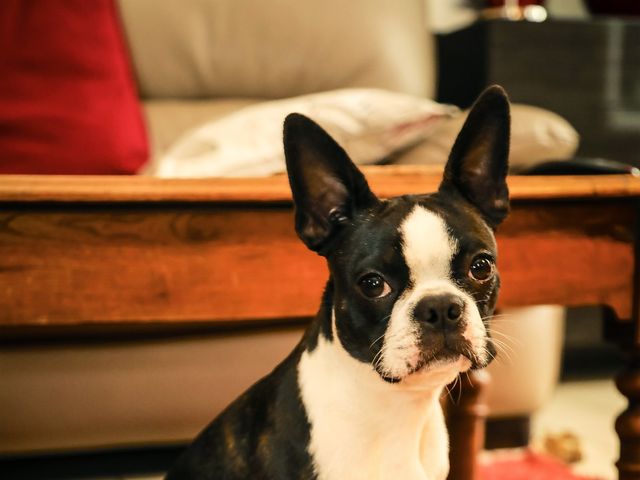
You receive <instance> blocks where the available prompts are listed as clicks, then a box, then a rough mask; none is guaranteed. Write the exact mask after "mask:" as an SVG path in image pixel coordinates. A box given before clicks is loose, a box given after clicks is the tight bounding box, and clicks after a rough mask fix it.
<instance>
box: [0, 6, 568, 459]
mask: <svg viewBox="0 0 640 480" xmlns="http://www.w3.org/2000/svg"><path fill="white" fill-rule="evenodd" d="M120 5H121V10H122V14H123V19H124V26H125V30H126V34H127V36H128V38H129V42H130V45H131V50H132V53H133V59H134V66H135V71H136V74H137V76H138V79H139V84H140V94H141V97H142V99H143V103H144V109H145V112H146V115H147V118H148V125H149V133H150V136H151V140H152V144H153V149H154V153H155V155H156V156H157V155H159V154H161V153H162V152H163V151H165V150H166V148H167V147H168V146H169V145H170V144H171V143H172V142H173V141H174V140H175V139H176V138H177V137H178V136H179V135H181V134H182V133H184V132H185V131H187V130H188V129H189V128H192V127H193V126H195V125H197V124H199V123H200V122H202V121H205V120H210V119H212V118H216V117H220V116H222V115H225V114H227V113H229V112H232V111H236V110H238V109H240V108H242V107H243V106H246V105H249V104H253V103H255V102H258V101H264V100H266V99H272V98H281V97H286V96H293V95H299V94H303V93H310V92H316V91H321V90H330V89H334V88H339V87H345V86H366V87H379V88H386V89H390V90H397V91H401V92H406V93H411V94H414V95H420V96H433V94H434V77H435V75H434V68H435V67H434V65H435V61H434V53H433V39H432V38H431V36H430V35H429V34H428V31H427V29H426V28H425V14H424V8H423V7H424V5H423V2H422V0H398V1H393V2H392V1H388V0H350V1H349V2H343V1H340V0H322V1H320V0H309V1H305V2H296V1H292V0H269V1H268V2H265V1H263V0H216V1H214V0H121V1H120ZM458 121H459V120H455V122H458ZM455 122H454V123H452V125H455ZM455 128H456V127H451V126H448V127H445V128H443V132H446V131H449V133H447V134H445V133H443V134H442V135H440V136H437V137H436V139H435V140H434V142H433V143H432V144H431V145H423V146H422V148H423V149H424V150H422V151H421V152H420V153H419V154H417V153H416V152H413V153H412V155H413V158H414V159H415V158H417V159H418V161H420V159H424V158H425V156H426V157H429V152H431V153H433V155H434V158H435V156H436V153H434V152H438V151H440V150H447V149H448V147H449V145H450V142H451V141H452V139H453V137H452V135H454V134H455V133H456V132H455ZM517 128H518V127H516V130H517ZM446 135H449V136H450V137H447V136H446ZM515 140H517V139H515V138H514V141H515ZM574 140H575V139H574ZM533 143H535V142H532V144H533ZM532 144H530V145H529V151H531V152H533V151H534V150H535V148H534V147H533V146H531V145H532ZM434 145H435V146H434ZM514 148H515V149H516V150H517V149H518V148H520V147H518V145H517V142H516V145H514ZM521 150H522V148H521ZM524 151H525V152H526V151H527V150H526V149H524ZM440 155H441V156H442V154H440ZM532 155H533V154H532ZM434 158H431V157H429V158H426V160H425V161H430V162H436V161H440V160H437V159H434ZM503 313H504V314H505V316H504V317H502V319H501V320H499V321H498V322H497V328H498V329H499V330H500V331H502V332H503V333H502V334H498V339H499V340H501V341H506V343H507V344H509V345H510V347H508V348H510V349H512V350H513V351H511V352H509V351H508V352H506V354H505V355H503V356H502V357H501V360H500V361H499V362H494V364H493V365H492V367H491V370H492V372H493V373H494V378H495V381H494V383H493V386H492V389H491V408H492V415H497V416H505V415H506V416H513V415H524V414H530V413H531V412H533V411H535V410H536V409H537V408H539V407H540V406H541V405H542V404H543V403H544V401H545V400H546V399H547V398H548V396H549V394H550V392H551V390H552V388H553V386H554V384H555V382H556V379H557V376H558V367H559V353H560V348H561V346H560V345H561V338H562V333H561V332H562V317H563V311H562V309H560V308H558V307H541V308H540V309H537V310H536V309H526V310H519V311H515V312H503ZM301 328H302V327H301V326H296V327H287V328H284V327H283V328H275V327H274V328H269V329H243V330H237V331H224V332H222V331H217V332H210V333H207V334H204V333H200V334H197V335H192V334H191V335H185V334H184V333H183V334H172V335H163V336H162V337H140V336H139V335H138V336H132V337H131V338H127V339H126V340H121V339H120V340H118V339H114V340H108V341H107V340H100V339H99V337H98V340H97V341H96V340H95V339H94V340H93V341H91V342H84V341H59V340H51V341H47V342H44V343H43V342H38V343H35V342H34V343H26V344H21V345H19V346H15V347H9V346H3V347H2V348H1V350H0V372H1V374H0V378H1V382H2V385H1V388H0V452H3V453H11V452H14V453H15V452H36V451H56V450H85V449H93V448H102V447H113V446H132V445H137V446H139V445H149V444H166V443H175V442H183V441H186V440H188V439H189V438H191V437H193V435H195V434H196V433H197V431H198V430H199V429H200V428H201V427H202V426H204V425H205V424H206V423H207V422H208V421H209V420H210V419H211V418H213V416H215V415H216V413H217V412H219V411H220V409H221V408H223V407H224V405H225V404H227V403H228V402H229V401H230V400H231V399H232V398H233V397H234V396H236V395H237V394H238V393H240V392H241V391H242V390H243V389H245V388H246V387H247V386H248V385H250V384H251V383H252V382H253V381H255V380H256V379H257V378H259V377H260V376H261V375H263V374H265V373H267V372H268V371H269V370H270V369H271V368H272V367H273V366H274V365H275V364H276V363H277V362H278V361H279V360H280V359H282V358H283V357H284V356H285V354H286V353H287V352H288V351H289V350H290V349H291V348H292V346H293V345H294V344H295V343H296V342H297V340H298V338H299V336H300V334H301ZM505 334H506V335H508V337H509V339H508V340H505V338H504V337H503V335H505Z"/></svg>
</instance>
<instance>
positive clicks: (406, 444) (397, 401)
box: [298, 335, 457, 480]
mask: <svg viewBox="0 0 640 480" xmlns="http://www.w3.org/2000/svg"><path fill="white" fill-rule="evenodd" d="M452 370H454V368H452V366H451V365H447V366H446V368H444V369H443V371H442V373H441V377H442V378H438V374H437V372H436V374H435V375H433V378H432V380H434V381H433V382H430V381H421V382H418V383H416V384H413V383H411V382H408V383H404V382H403V383H402V384H389V383H386V382H384V381H383V380H382V379H381V378H380V376H379V375H378V374H377V373H375V372H374V371H373V369H372V368H371V367H370V365H367V364H365V363H362V362H359V361H358V360H355V359H354V358H353V357H351V355H349V354H348V353H347V352H346V351H345V350H344V348H343V347H342V345H341V344H340V341H339V340H337V338H336V337H335V335H334V341H327V340H326V339H325V338H324V337H323V336H322V335H321V336H320V338H319V340H318V345H317V347H316V348H315V349H314V350H313V352H306V351H305V352H304V353H303V354H302V357H301V359H300V362H299V364H298V382H299V385H300V394H301V397H302V402H303V404H304V407H305V410H306V412H307V417H308V419H309V423H310V425H311V432H310V436H311V438H310V442H309V453H310V454H311V456H312V458H313V462H314V468H315V471H316V474H317V475H318V478H319V479H320V480H344V479H350V480H360V479H362V480H365V479H366V480H375V479H379V480H387V479H393V478H402V479H403V480H444V479H445V478H446V476H447V473H448V470H449V460H448V450H449V442H448V437H447V432H446V427H445V424H444V419H443V415H442V409H441V407H440V403H439V398H440V394H441V392H442V385H444V384H445V383H446V382H447V381H448V380H451V379H453V377H454V376H455V373H453V372H452ZM456 373H457V372H456ZM443 382H444V383H443Z"/></svg>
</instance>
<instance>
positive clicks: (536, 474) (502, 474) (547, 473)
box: [478, 451, 597, 480]
mask: <svg viewBox="0 0 640 480" xmlns="http://www.w3.org/2000/svg"><path fill="white" fill-rule="evenodd" d="M492 457H493V459H492V460H491V461H485V462H482V463H481V464H480V468H479V470H480V471H479V475H478V476H479V477H480V480H597V479H595V478H591V479H590V478H587V477H581V476H578V475H575V474H574V473H572V472H571V470H570V469H569V467H567V466H566V465H564V464H563V463H560V462H559V461H558V460H555V459H553V458H551V457H548V456H546V455H539V454H536V453H533V452H531V451H524V452H518V453H515V454H512V453H506V454H502V455H499V454H497V455H493V456H492Z"/></svg>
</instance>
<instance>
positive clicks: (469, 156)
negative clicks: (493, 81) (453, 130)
mask: <svg viewBox="0 0 640 480" xmlns="http://www.w3.org/2000/svg"><path fill="white" fill-rule="evenodd" d="M509 129H510V117H509V100H508V98H507V94H506V93H505V91H504V90H503V89H502V88H501V87H499V86H497V85H494V86H492V87H489V88H488V89H487V90H485V91H484V92H483V93H482V95H480V97H479V98H478V100H477V101H476V103H475V104H474V105H473V107H472V108H471V111H470V112H469V115H468V117H467V120H466V121H465V123H464V125H463V126H462V129H461V130H460V133H459V134H458V138H457V139H456V141H455V143H454V145H453V148H452V149H451V154H450V156H449V161H448V162H447V165H446V167H445V170H444V177H443V180H442V184H441V185H440V190H441V191H446V190H450V189H452V188H453V189H455V190H457V191H458V192H459V193H461V194H462V195H463V196H464V197H465V198H466V199H467V200H468V201H469V202H470V203H471V204H472V205H474V206H475V207H476V208H477V209H478V210H479V211H480V213H481V215H482V217H483V218H484V219H485V221H486V222H487V223H488V224H489V225H490V226H491V227H492V228H495V227H496V226H498V225H499V224H500V223H501V222H502V221H503V220H504V219H505V217H506V216H507V214H508V213H509V189H508V187H507V182H506V177H507V172H508V170H509V164H508V157H509Z"/></svg>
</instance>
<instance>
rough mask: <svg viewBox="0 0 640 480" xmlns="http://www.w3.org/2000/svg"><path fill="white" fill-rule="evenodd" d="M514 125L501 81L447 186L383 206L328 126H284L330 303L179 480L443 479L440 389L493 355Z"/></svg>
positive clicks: (457, 146)
mask: <svg viewBox="0 0 640 480" xmlns="http://www.w3.org/2000/svg"><path fill="white" fill-rule="evenodd" d="M509 130H510V118H509V102H508V99H507V96H506V94H505V92H504V91H503V90H502V88H500V87H498V86H493V87H490V88H489V89H487V90H486V91H485V92H484V93H483V94H482V95H481V96H480V98H479V99H478V100H477V101H476V103H475V104H474V106H473V107H472V109H471V111H470V113H469V115H468V117H467V120H466V122H465V124H464V126H463V127H462V129H461V131H460V133H459V135H458V137H457V139H456V141H455V143H454V145H453V148H452V150H451V153H450V156H449V159H448V162H447V164H446V166H445V169H444V174H443V179H442V183H441V184H440V186H439V189H438V191H437V192H436V193H432V194H424V195H403V196H400V197H395V198H390V199H387V200H382V199H379V198H377V197H376V196H375V195H374V193H373V192H372V191H371V189H370V188H369V186H368V184H367V181H366V179H365V177H364V176H363V174H362V173H361V172H360V171H359V170H358V168H357V167H356V166H355V165H354V164H353V163H352V161H351V160H350V159H349V157H348V155H347V153H346V152H345V151H344V150H343V149H342V148H341V147H340V146H339V145H338V144H337V143H336V142H335V141H334V140H333V139H332V138H331V137H330V136H329V135H328V134H327V133H326V132H325V131H324V130H323V129H322V128H321V127H320V126H319V125H317V124H316V123H314V122H313V121H312V120H310V119H308V118H306V117H304V116H302V115H300V114H290V115H289V116H288V117H287V118H286V120H285V123H284V151H285V158H286V164H287V172H288V177H289V183H290V186H291V191H292V194H293V201H294V205H295V229H296V232H297V234H298V236H299V237H300V239H301V240H302V241H303V242H304V243H305V244H306V246H307V247H308V248H309V249H310V250H312V251H314V252H317V253H318V254H319V255H321V256H323V257H325V258H326V260H327V263H328V266H329V272H330V275H329V280H328V282H327V285H326V289H325V291H324V294H323V297H322V302H321V306H320V308H319V311H318V314H317V316H316V317H315V319H314V320H313V322H312V323H311V324H310V325H309V327H308V329H307V330H306V332H305V334H304V336H303V338H302V340H301V341H300V343H299V344H298V345H297V346H296V347H295V349H294V350H293V351H292V352H291V354H290V355H289V356H288V357H287V358H286V359H285V360H284V361H283V362H282V363H281V364H279V365H278V366H277V367H276V368H275V369H274V370H273V372H271V373H270V374H269V375H267V376H266V377H264V378H263V379H262V380H260V381H258V382H257V383H256V384H254V385H253V386H252V387H251V388H249V389H248V390H247V391H246V392H245V393H244V394H242V395H241V396H240V397H239V398H238V399H236V400H235V401H234V402H233V403H232V404H231V405H229V406H228V407H227V408H226V409H225V410H224V411H223V412H222V413H221V414H220V415H219V416H218V417H217V418H216V419H215V420H214V421H213V422H212V423H211V424H210V425H209V426H208V427H206V429H205V430H204V431H203V432H202V433H200V435H199V436H198V437H197V438H196V440H195V441H194V442H193V443H192V444H191V446H190V447H188V448H187V450H186V451H185V453H184V454H183V455H182V456H181V457H180V458H179V459H178V460H177V462H176V464H175V465H174V466H173V468H172V469H171V470H170V471H169V473H168V475H167V476H166V479H167V480H184V479H198V480H213V479H225V480H231V479H233V480H235V479H320V480H357V479H366V480H371V479H382V480H384V479H396V478H398V479H403V480H417V479H421V480H442V479H445V478H446V476H447V474H448V470H449V459H448V448H449V447H448V445H449V443H448V436H447V431H446V426H445V422H444V418H443V412H442V409H441V406H440V397H441V395H442V392H443V389H444V388H445V386H446V385H447V384H449V383H450V382H452V381H454V380H455V379H456V378H457V376H458V375H459V374H460V373H461V372H465V371H467V370H469V369H478V368H483V367H485V366H486V365H488V364H489V362H490V361H491V360H492V358H493V357H494V356H495V354H496V349H495V347H494V344H493V342H492V340H491V336H490V331H489V318H490V316H491V315H492V313H493V309H494V306H495V303H496V298H497V294H498V289H499V286H500V279H499V275H498V271H497V269H496V255H497V251H496V241H495V238H494V230H495V228H496V227H497V226H498V225H499V224H500V223H501V222H502V221H503V220H504V219H505V217H506V216H507V214H508V211H509V193H508V188H507V184H506V175H507V170H508V154H509Z"/></svg>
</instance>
